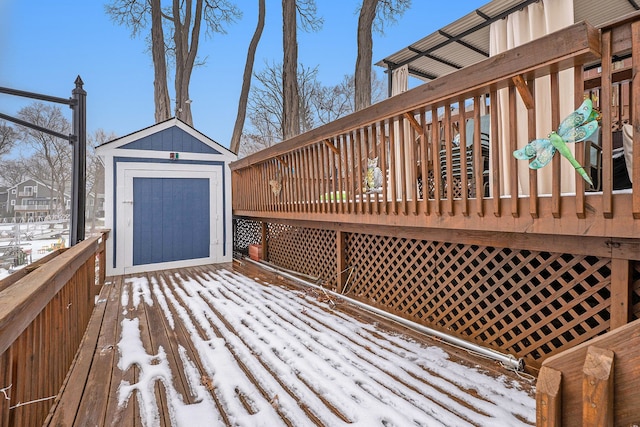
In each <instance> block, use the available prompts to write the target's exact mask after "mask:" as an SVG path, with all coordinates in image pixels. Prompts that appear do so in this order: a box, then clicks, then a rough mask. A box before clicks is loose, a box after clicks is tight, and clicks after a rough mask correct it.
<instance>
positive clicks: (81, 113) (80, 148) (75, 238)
mask: <svg viewBox="0 0 640 427" xmlns="http://www.w3.org/2000/svg"><path fill="white" fill-rule="evenodd" d="M75 84H76V87H75V89H73V91H72V92H71V93H72V95H73V99H74V101H75V102H74V104H73V105H72V106H71V108H72V109H73V136H74V138H73V141H72V143H73V184H72V194H73V199H72V205H71V230H70V240H71V242H70V246H74V245H75V244H76V243H78V242H81V241H82V240H84V231H85V207H86V201H85V200H86V186H87V185H86V182H87V178H86V173H87V92H86V91H85V90H84V89H83V88H82V86H83V84H84V83H83V82H82V79H81V78H80V76H78V77H77V78H76V81H75Z"/></svg>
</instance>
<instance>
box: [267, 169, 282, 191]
mask: <svg viewBox="0 0 640 427" xmlns="http://www.w3.org/2000/svg"><path fill="white" fill-rule="evenodd" d="M269 185H270V186H271V192H272V193H273V195H274V196H276V197H278V196H279V195H280V190H282V176H281V175H280V172H276V179H270V180H269Z"/></svg>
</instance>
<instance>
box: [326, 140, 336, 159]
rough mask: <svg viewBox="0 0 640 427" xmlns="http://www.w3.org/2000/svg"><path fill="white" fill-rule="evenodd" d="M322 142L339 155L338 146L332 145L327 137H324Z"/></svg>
mask: <svg viewBox="0 0 640 427" xmlns="http://www.w3.org/2000/svg"><path fill="white" fill-rule="evenodd" d="M324 143H325V145H326V146H327V147H329V148H330V149H331V151H333V152H334V153H336V155H337V156H339V155H340V149H339V148H338V147H336V146H335V145H333V142H331V141H329V140H328V139H325V140H324Z"/></svg>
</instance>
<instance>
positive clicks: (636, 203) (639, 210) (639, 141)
mask: <svg viewBox="0 0 640 427" xmlns="http://www.w3.org/2000/svg"><path fill="white" fill-rule="evenodd" d="M631 40H632V44H631V46H632V50H631V55H632V57H631V61H632V63H631V68H632V75H633V80H632V81H631V88H630V92H631V93H630V99H631V105H629V107H630V109H631V126H632V127H633V142H632V146H633V152H634V153H638V152H640V81H639V80H640V77H639V76H640V21H635V22H633V23H632V24H631ZM634 158H635V159H636V160H635V161H634V162H633V164H632V169H633V170H632V171H631V175H632V181H633V182H634V183H636V186H637V185H638V182H640V164H638V163H639V162H638V160H637V159H638V155H637V154H635V155H634ZM632 207H633V218H634V219H640V191H638V190H635V191H634V192H633V205H632Z"/></svg>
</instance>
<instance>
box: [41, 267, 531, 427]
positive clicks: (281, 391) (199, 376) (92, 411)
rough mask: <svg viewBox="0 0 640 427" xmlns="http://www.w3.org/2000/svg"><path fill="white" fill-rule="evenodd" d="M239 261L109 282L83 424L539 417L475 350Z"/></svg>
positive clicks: (523, 394) (421, 422)
mask: <svg viewBox="0 0 640 427" xmlns="http://www.w3.org/2000/svg"><path fill="white" fill-rule="evenodd" d="M234 268H235V269H236V270H237V269H238V267H237V266H236V265H234V266H231V265H225V266H223V267H222V268H221V267H214V266H207V267H202V268H191V269H185V270H181V271H166V272H161V273H149V274H148V275H142V276H138V277H127V278H121V277H120V278H115V279H114V280H112V282H111V284H109V285H106V286H105V288H104V289H103V293H102V294H101V300H100V302H99V304H98V305H99V306H100V305H101V304H102V305H104V307H102V309H103V311H104V320H102V328H101V329H102V330H101V333H100V338H99V339H98V340H97V342H96V343H95V349H94V350H93V351H94V352H95V356H94V362H93V364H92V367H91V370H90V372H89V374H88V375H84V376H87V377H88V378H89V382H88V383H87V385H86V386H85V388H84V390H83V392H82V393H81V394H82V396H85V395H86V396H87V397H86V398H84V399H83V398H82V397H78V399H82V400H81V401H79V402H78V403H77V409H75V411H76V412H77V414H78V415H77V418H76V419H75V420H74V422H75V423H77V424H79V425H84V420H87V419H90V420H91V421H92V423H93V422H97V424H104V425H113V424H114V423H118V424H120V423H122V422H124V424H126V425H134V424H137V425H143V426H157V425H175V426H188V427H196V426H212V425H233V426H279V425H284V426H286V425H289V426H308V425H322V426H341V425H356V426H467V425H468V426H523V425H533V424H535V399H534V395H533V391H532V387H531V386H530V385H529V384H528V383H526V382H524V381H519V380H518V377H517V376H515V375H511V374H510V373H508V372H506V371H503V373H502V374H500V373H499V370H498V369H494V368H487V367H486V366H485V367H482V366H481V365H479V364H477V363H474V362H472V363H469V360H470V357H468V356H467V355H466V354H465V355H464V356H467V357H464V356H461V355H459V354H458V353H457V352H456V351H455V349H452V348H450V347H447V346H446V345H444V344H440V343H437V342H435V341H431V340H429V339H428V338H426V337H422V336H419V335H415V334H411V333H410V332H408V331H406V330H405V332H407V333H401V332H400V331H401V329H400V327H399V326H397V327H395V328H393V327H391V326H390V325H389V324H388V322H385V321H379V322H378V321H376V318H374V317H372V316H370V315H368V314H367V313H363V312H362V311H361V310H358V309H356V308H354V307H352V306H347V305H346V304H340V303H339V304H338V305H337V306H336V308H335V309H334V308H331V306H330V305H329V304H328V303H327V300H326V298H324V297H323V296H322V295H317V294H316V293H315V291H310V290H305V289H301V288H297V289H296V288H292V287H291V285H290V284H289V285H287V286H285V284H284V282H283V279H282V278H281V277H277V276H275V275H271V274H267V273H265V272H263V271H262V270H258V269H255V267H250V266H244V267H241V268H242V269H244V271H243V273H244V274H240V273H239V272H238V271H234ZM247 275H248V276H247ZM94 317H95V316H94ZM116 319H117V320H116ZM92 321H95V319H92ZM394 329H395V330H394ZM105 330H106V331H107V332H105ZM109 335H111V337H110V338H109ZM481 363H484V364H485V365H487V364H490V362H487V361H483V362H481ZM96 370H97V372H96ZM105 371H108V372H110V373H111V379H110V380H109V381H106V384H105V381H104V377H105ZM108 372H107V373H108ZM496 372H498V374H496ZM100 377H101V378H103V379H102V380H101V381H98V384H94V381H95V380H93V379H92V378H94V379H97V378H100ZM67 388H71V390H72V391H70V392H69V393H70V394H72V393H73V389H74V387H73V386H72V387H69V386H68V387H67ZM96 388H97V389H98V391H96ZM76 389H77V387H76ZM76 394H78V393H77V392H76ZM101 395H103V397H102V398H101V397H100V396H101ZM104 396H107V397H108V398H107V397H104ZM87 399H90V400H91V402H90V403H87V402H85V400H87ZM71 400H73V399H72V398H68V399H66V400H65V396H64V395H63V397H62V400H61V402H60V404H59V408H58V410H57V411H56V412H57V413H58V412H60V409H62V412H63V413H64V412H65V411H66V416H67V417H68V416H69V411H70V409H69V408H71V407H74V404H70V403H69V402H70V401H71ZM100 400H103V401H104V402H100ZM74 408H75V407H74ZM60 417H62V415H60V416H59V419H58V421H60V419H61V418H60ZM83 417H88V418H83ZM129 418H132V420H130V421H127V420H128V419H129ZM67 420H68V418H67ZM133 420H137V421H135V422H134V421H133ZM55 422H56V421H55V419H54V421H53V422H52V424H54V423H55ZM124 424H123V425H124Z"/></svg>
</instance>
